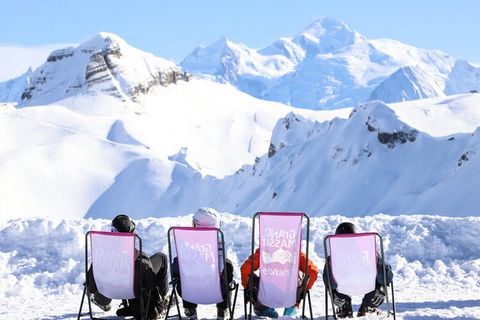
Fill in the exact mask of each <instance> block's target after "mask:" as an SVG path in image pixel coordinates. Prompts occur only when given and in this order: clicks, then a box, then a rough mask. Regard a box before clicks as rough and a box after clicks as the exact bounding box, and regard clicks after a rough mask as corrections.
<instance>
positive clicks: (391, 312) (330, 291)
mask: <svg viewBox="0 0 480 320" xmlns="http://www.w3.org/2000/svg"><path fill="white" fill-rule="evenodd" d="M369 234H373V235H375V237H376V238H375V239H378V241H379V242H380V253H381V257H382V266H383V268H382V269H383V270H382V272H383V286H384V288H385V299H386V306H387V317H390V315H392V316H393V319H394V320H396V310H395V293H394V290H393V280H392V281H391V282H390V284H389V285H387V270H386V267H385V253H384V250H383V238H382V236H381V235H380V234H379V233H378V232H365V233H355V235H369ZM332 237H335V235H328V236H326V237H325V238H324V239H323V248H324V253H325V261H326V263H325V268H326V271H327V281H328V288H327V287H325V320H327V319H328V317H329V315H328V295H330V302H331V305H332V310H333V318H334V319H337V314H336V311H335V305H334V303H333V289H332V280H333V279H331V278H330V273H331V270H330V263H328V262H327V261H328V259H327V257H329V255H328V251H327V249H329V248H330V247H328V246H327V240H329V239H330V238H332ZM388 287H390V289H391V294H392V310H390V302H389V297H388Z"/></svg>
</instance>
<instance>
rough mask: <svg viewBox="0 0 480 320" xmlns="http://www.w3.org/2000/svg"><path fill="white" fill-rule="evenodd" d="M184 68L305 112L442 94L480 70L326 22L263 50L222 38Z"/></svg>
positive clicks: (469, 84) (476, 82)
mask: <svg viewBox="0 0 480 320" xmlns="http://www.w3.org/2000/svg"><path fill="white" fill-rule="evenodd" d="M181 66H182V67H183V68H184V69H185V70H187V71H188V72H191V73H193V74H194V75H201V76H205V77H209V78H214V79H216V80H217V81H220V82H228V83H231V84H232V85H234V86H236V87H237V88H238V89H240V90H242V91H244V92H247V93H249V94H251V95H253V96H255V97H257V98H261V99H266V100H273V101H279V102H282V103H285V104H289V105H292V106H295V107H301V108H310V109H335V108H341V107H347V106H354V105H357V104H359V103H361V102H364V101H367V100H375V99H378V100H382V101H385V102H399V101H405V100H415V99H420V98H430V97H441V96H444V95H450V94H457V93H466V92H469V91H471V90H475V89H479V88H480V67H478V66H474V65H472V64H470V63H468V62H465V61H455V59H454V58H452V57H450V56H448V55H446V54H444V53H442V52H440V51H436V50H422V49H418V48H415V47H412V46H409V45H406V44H403V43H400V42H398V41H394V40H389V39H381V40H369V39H367V38H365V37H364V36H362V35H360V34H359V33H358V32H356V31H353V30H351V29H350V28H349V27H348V26H347V25H346V24H345V23H344V22H341V21H338V20H335V19H331V18H320V19H318V20H316V21H315V22H313V23H312V24H310V25H309V26H307V27H306V28H305V29H304V30H302V31H301V32H300V33H299V34H297V35H296V36H294V37H293V38H280V39H278V40H277V41H275V42H274V43H273V44H271V45H269V46H267V47H264V48H261V49H251V48H249V47H247V46H246V45H244V44H237V43H234V42H232V41H230V40H227V39H225V38H222V39H220V40H219V41H217V42H216V43H214V44H212V45H209V46H206V47H198V48H196V49H195V50H194V51H193V52H192V53H191V54H189V55H188V56H187V57H186V58H185V59H184V60H183V61H182V62H181Z"/></svg>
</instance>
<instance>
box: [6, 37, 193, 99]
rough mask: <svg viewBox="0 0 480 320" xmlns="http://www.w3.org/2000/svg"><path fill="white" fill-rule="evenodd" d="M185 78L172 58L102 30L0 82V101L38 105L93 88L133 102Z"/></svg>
mask: <svg viewBox="0 0 480 320" xmlns="http://www.w3.org/2000/svg"><path fill="white" fill-rule="evenodd" d="M188 79H189V76H188V75H187V74H186V73H184V72H182V71H181V70H180V68H179V67H178V66H177V65H176V64H175V63H173V62H171V61H168V60H166V59H163V58H159V57H155V56H154V55H152V54H150V53H147V52H144V51H141V50H138V49H136V48H133V47H131V46H129V45H128V44H127V43H126V42H125V41H124V40H123V39H121V38H120V37H118V36H117V35H114V34H111V33H106V32H101V33H99V34H97V35H96V36H94V37H93V38H91V39H89V40H87V41H85V42H83V43H81V44H80V45H79V46H77V47H67V48H64V49H60V50H55V51H53V52H52V53H51V54H50V55H49V56H48V58H47V61H46V62H45V63H44V64H43V65H41V66H40V67H38V68H37V69H36V70H34V71H32V70H28V71H27V73H25V74H24V75H22V76H20V77H18V78H16V79H12V80H10V81H7V82H4V83H0V101H8V102H17V103H19V104H23V105H38V104H50V103H53V102H56V101H59V100H62V99H64V98H67V97H70V96H75V95H77V94H97V93H102V94H107V95H110V96H114V97H116V98H119V99H121V100H123V101H125V100H128V99H131V100H133V101H135V99H136V98H137V97H138V96H139V95H141V94H145V93H148V92H149V91H150V90H151V89H152V88H153V87H155V86H166V85H168V84H170V83H174V82H176V81H180V80H188Z"/></svg>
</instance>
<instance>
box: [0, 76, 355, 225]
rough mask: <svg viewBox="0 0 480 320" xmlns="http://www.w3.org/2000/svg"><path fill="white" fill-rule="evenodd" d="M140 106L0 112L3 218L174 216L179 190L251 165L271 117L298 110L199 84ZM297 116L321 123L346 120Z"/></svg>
mask: <svg viewBox="0 0 480 320" xmlns="http://www.w3.org/2000/svg"><path fill="white" fill-rule="evenodd" d="M139 100H140V103H133V102H131V101H124V102H122V101H120V100H119V99H117V98H116V97H112V96H109V95H103V94H98V95H84V96H77V97H71V98H67V99H64V100H60V101H58V104H55V105H48V106H32V107H23V108H14V107H13V106H11V105H3V106H0V136H1V137H2V143H1V144H0V160H1V161H0V194H2V196H3V201H0V220H5V219H8V218H12V217H26V216H58V215H60V214H61V215H62V216H63V217H70V218H81V217H84V216H85V215H86V214H87V213H88V215H89V216H100V217H103V216H105V215H110V214H112V213H114V212H115V211H117V210H120V211H126V212H128V213H129V214H131V215H133V216H134V217H140V216H142V217H145V216H161V215H167V214H168V215H171V214H177V213H178V212H176V211H175V212H172V211H171V210H170V209H171V207H172V206H173V205H175V204H176V203H177V201H178V200H177V199H176V197H175V194H176V193H177V192H178V190H177V189H176V188H183V187H184V186H186V185H188V183H189V182H190V181H191V180H192V179H195V178H196V177H202V176H204V175H207V174H208V175H212V176H216V177H223V176H225V175H227V174H233V173H234V172H235V171H236V170H237V169H238V168H240V167H241V166H242V165H244V164H246V163H250V164H253V163H254V160H255V158H256V157H260V156H262V155H263V154H265V153H266V152H267V150H268V145H269V141H270V137H271V132H272V129H273V127H274V126H275V123H276V122H277V120H278V119H280V118H282V117H283V116H285V115H286V114H287V113H288V112H292V111H294V109H293V108H291V107H288V106H285V105H281V104H278V103H273V102H267V101H262V100H258V99H255V98H253V97H251V96H249V95H247V94H245V93H242V92H240V91H238V90H236V89H235V88H233V87H231V86H229V85H225V84H218V83H214V82H210V81H204V80H192V81H189V82H185V81H181V82H179V83H177V84H172V85H170V86H167V87H162V86H156V87H154V88H152V90H151V91H150V92H149V94H148V95H143V96H141V97H139ZM297 112H301V113H302V114H304V115H305V116H307V115H308V116H309V117H313V118H315V119H317V120H319V121H320V120H329V119H331V118H333V117H334V116H335V115H343V116H344V117H347V116H348V110H345V111H342V112H340V113H339V112H335V113H333V112H329V111H327V112H313V111H310V110H304V111H301V110H297ZM167 190H168V191H169V193H168V197H165V196H164V195H165V194H166V191H167ZM26 197H27V198H28V200H27V201H25V198H26ZM99 199H100V201H98V202H97V200H99ZM200 200H201V199H199V198H198V197H195V196H191V198H190V200H189V201H187V202H184V203H183V205H187V206H188V207H189V208H190V207H195V206H197V205H198V201H200ZM183 212H185V211H183Z"/></svg>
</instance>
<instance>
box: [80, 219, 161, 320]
mask: <svg viewBox="0 0 480 320" xmlns="http://www.w3.org/2000/svg"><path fill="white" fill-rule="evenodd" d="M111 227H112V229H111V230H112V232H129V233H134V232H135V223H134V222H133V221H132V220H131V219H130V217H128V216H127V215H124V214H120V215H118V216H116V217H115V218H114V219H113V220H112V226H111ZM135 256H136V259H135V276H134V279H135V280H134V281H135V285H134V288H135V289H134V290H135V296H137V297H140V294H143V301H144V308H146V306H147V304H148V305H149V310H148V319H157V318H158V317H159V316H160V315H161V314H162V313H163V311H164V309H165V308H166V302H165V298H166V297H167V296H168V279H167V266H168V259H167V256H166V255H165V254H164V253H162V252H158V253H156V254H154V255H153V256H151V257H148V256H147V255H145V253H144V252H140V251H139V250H137V249H135ZM140 270H141V272H142V291H143V293H140V292H138V287H139V284H138V281H139V279H140ZM87 277H88V288H87V289H88V292H89V296H90V300H91V301H92V302H93V303H94V304H95V305H97V306H98V307H100V308H101V309H103V310H104V311H108V310H110V309H111V306H110V303H111V299H109V298H107V297H105V296H103V295H102V294H101V293H100V292H98V290H97V286H96V284H95V279H94V277H93V271H92V267H90V269H89V270H88V272H87ZM143 289H145V290H143ZM149 293H150V302H149V303H148V294H149ZM122 304H123V307H121V308H119V309H118V310H117V312H116V314H117V316H123V317H125V316H133V317H135V318H138V319H140V317H141V312H142V310H141V306H140V299H138V298H136V299H130V300H124V301H123V302H122Z"/></svg>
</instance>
